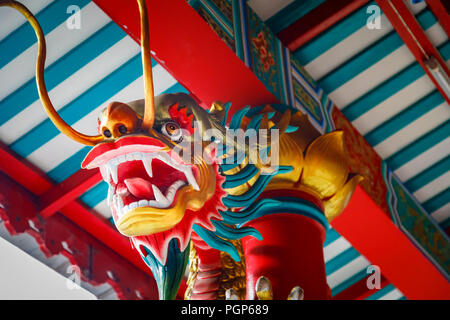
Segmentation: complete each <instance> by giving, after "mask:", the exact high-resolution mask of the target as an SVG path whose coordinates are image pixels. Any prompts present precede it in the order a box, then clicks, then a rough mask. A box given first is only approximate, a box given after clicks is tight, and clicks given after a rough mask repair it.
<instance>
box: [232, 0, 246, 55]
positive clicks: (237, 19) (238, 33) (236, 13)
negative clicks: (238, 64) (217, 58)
mask: <svg viewBox="0 0 450 320" xmlns="http://www.w3.org/2000/svg"><path fill="white" fill-rule="evenodd" d="M239 2H240V0H232V8H233V27H234V44H235V47H236V55H237V56H238V58H239V59H241V60H242V61H244V59H245V56H244V48H243V47H242V29H241V12H240V6H239Z"/></svg>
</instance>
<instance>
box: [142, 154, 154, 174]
mask: <svg viewBox="0 0 450 320" xmlns="http://www.w3.org/2000/svg"><path fill="white" fill-rule="evenodd" d="M152 159H153V158H152V157H144V159H142V163H143V164H144V167H145V171H147V174H148V176H149V177H150V178H152V177H153V169H152Z"/></svg>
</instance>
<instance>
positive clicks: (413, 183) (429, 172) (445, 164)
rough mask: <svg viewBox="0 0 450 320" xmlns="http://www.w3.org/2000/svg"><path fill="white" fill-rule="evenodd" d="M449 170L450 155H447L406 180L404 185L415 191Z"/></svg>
mask: <svg viewBox="0 0 450 320" xmlns="http://www.w3.org/2000/svg"><path fill="white" fill-rule="evenodd" d="M448 170H450V156H447V157H445V158H444V159H442V160H441V161H439V162H437V163H435V164H434V165H432V166H431V167H429V168H428V169H426V170H424V171H422V172H421V173H419V174H418V175H416V176H414V177H412V178H411V179H409V180H408V181H406V182H405V184H404V185H405V187H406V188H407V189H408V190H409V191H410V192H415V191H417V190H419V189H420V188H422V187H423V186H425V185H427V184H428V183H430V182H431V181H433V180H435V179H436V178H438V177H440V176H441V175H443V174H445V173H446V172H448ZM449 200H450V199H449Z"/></svg>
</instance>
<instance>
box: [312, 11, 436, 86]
mask: <svg viewBox="0 0 450 320" xmlns="http://www.w3.org/2000/svg"><path fill="white" fill-rule="evenodd" d="M417 20H418V21H419V22H420V24H421V25H422V27H423V28H424V30H426V29H428V28H429V27H431V26H432V25H434V24H435V23H436V22H437V20H436V18H435V17H434V16H433V14H432V13H431V12H430V11H429V10H424V11H422V12H421V13H420V14H418V15H417ZM403 45H404V42H403V40H402V39H401V38H400V37H399V35H398V34H397V33H396V32H395V31H393V32H390V33H389V34H388V35H386V36H384V37H383V38H381V39H379V40H378V41H376V42H375V43H373V44H372V45H370V46H369V47H367V48H365V49H364V50H362V51H361V52H359V53H358V54H357V55H356V56H355V57H352V58H351V59H350V60H348V61H347V62H346V63H344V64H342V65H341V66H339V67H338V68H336V69H335V70H334V71H332V72H330V73H328V74H327V75H325V76H324V77H323V78H322V79H321V80H319V84H320V86H321V87H322V88H323V89H324V90H325V91H326V92H328V93H331V92H333V91H334V90H336V89H337V88H339V87H340V86H342V85H344V84H345V83H346V82H347V81H349V80H351V79H353V78H354V77H356V76H357V75H358V74H360V73H361V72H363V71H365V70H367V69H369V68H370V67H371V66H372V65H374V64H376V63H377V62H378V61H380V60H382V59H383V58H385V57H386V56H388V55H389V54H390V53H392V52H393V51H395V50H397V49H398V48H400V47H401V46H403Z"/></svg>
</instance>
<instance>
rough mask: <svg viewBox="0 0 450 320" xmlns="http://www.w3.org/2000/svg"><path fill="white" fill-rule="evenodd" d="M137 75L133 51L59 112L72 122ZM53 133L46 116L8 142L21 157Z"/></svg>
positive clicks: (138, 64) (137, 62)
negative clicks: (18, 137) (23, 133)
mask: <svg viewBox="0 0 450 320" xmlns="http://www.w3.org/2000/svg"><path fill="white" fill-rule="evenodd" d="M141 75H142V62H141V55H140V54H137V55H136V56H134V57H133V58H131V59H130V60H129V61H128V62H126V63H125V64H123V65H122V66H120V67H119V68H118V69H116V70H114V71H113V72H112V73H111V74H109V75H108V76H107V77H106V78H104V79H103V80H102V81H100V82H98V83H97V84H95V85H94V86H92V87H91V88H89V89H88V90H87V91H86V92H84V93H83V94H82V95H80V96H79V97H78V98H77V99H75V100H74V101H72V102H70V103H69V104H67V105H66V106H64V107H63V108H62V109H60V110H59V114H60V116H61V117H62V118H63V119H64V120H65V121H66V122H67V123H68V124H69V125H73V124H74V123H75V122H77V121H78V120H80V119H81V118H82V117H83V116H84V115H86V114H88V113H89V112H91V111H92V110H94V109H95V108H97V107H98V106H100V105H101V104H103V103H105V102H106V101H107V100H108V99H109V98H110V97H111V96H113V95H114V93H116V92H119V91H120V90H122V89H123V88H125V87H126V86H127V85H129V84H130V83H131V82H133V81H134V80H136V79H138V78H139V77H140V76H141ZM57 134H59V131H58V129H56V127H55V126H54V125H53V123H52V122H51V121H50V119H46V120H44V121H43V122H41V123H40V124H39V125H38V126H36V127H34V128H33V129H32V130H30V131H29V132H28V133H27V134H26V135H24V136H23V137H21V138H20V139H18V140H17V141H16V142H14V143H13V144H11V145H10V147H11V149H12V150H14V151H15V152H17V153H18V154H19V155H21V156H22V157H27V156H28V155H30V154H31V153H32V152H33V151H35V150H37V149H38V148H39V147H40V146H42V145H43V144H44V143H46V142H48V141H50V140H51V139H52V138H53V137H55V136H56V135H57Z"/></svg>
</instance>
